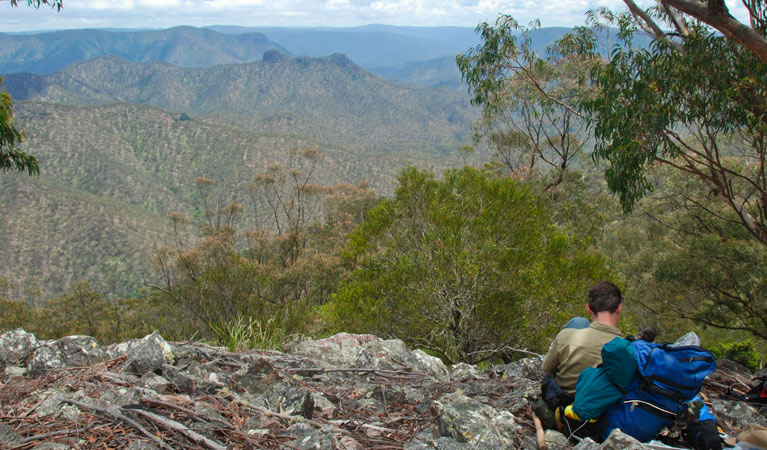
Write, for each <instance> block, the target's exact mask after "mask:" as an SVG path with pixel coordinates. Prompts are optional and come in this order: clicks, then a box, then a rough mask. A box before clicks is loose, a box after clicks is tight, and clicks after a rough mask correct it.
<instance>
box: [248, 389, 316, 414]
mask: <svg viewBox="0 0 767 450" xmlns="http://www.w3.org/2000/svg"><path fill="white" fill-rule="evenodd" d="M258 403H261V405H262V406H263V407H264V408H266V409H268V410H271V411H276V412H280V413H284V414H288V415H291V416H303V417H305V418H307V419H311V418H312V414H313V413H314V399H312V395H311V393H310V392H309V391H305V390H302V389H299V388H297V387H295V386H291V385H289V384H283V383H278V384H275V385H272V386H271V387H270V388H269V389H267V390H266V391H265V392H264V393H263V395H261V397H260V402H258Z"/></svg>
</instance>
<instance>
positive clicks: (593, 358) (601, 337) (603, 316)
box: [542, 281, 623, 406]
mask: <svg viewBox="0 0 767 450" xmlns="http://www.w3.org/2000/svg"><path fill="white" fill-rule="evenodd" d="M588 299H589V301H588V304H587V305H586V310H587V311H588V313H589V314H590V315H591V319H592V322H591V324H590V325H589V326H588V327H587V328H581V329H579V328H565V329H564V330H562V331H560V332H559V334H558V335H557V337H556V338H554V342H552V343H551V348H550V349H549V353H548V355H546V359H545V360H544V361H543V366H542V370H543V373H544V374H550V376H553V378H554V380H555V381H556V383H557V384H558V385H559V388H560V389H561V390H562V391H563V393H564V394H565V395H566V396H569V397H570V399H572V396H574V395H575V385H576V383H577V382H578V375H580V373H581V372H582V371H583V369H585V368H587V367H596V366H597V365H599V363H601V362H602V355H601V351H602V346H603V345H604V344H606V343H607V342H609V341H611V340H612V339H613V338H615V337H616V336H622V334H621V332H620V330H618V328H617V326H618V320H619V319H620V315H621V310H622V309H623V303H622V296H621V290H620V288H618V286H616V285H614V284H613V283H610V282H609V281H601V282H599V283H597V284H595V285H594V286H593V287H592V288H591V289H589V292H588ZM568 403H569V402H568ZM565 404H567V403H565ZM552 406H553V405H552Z"/></svg>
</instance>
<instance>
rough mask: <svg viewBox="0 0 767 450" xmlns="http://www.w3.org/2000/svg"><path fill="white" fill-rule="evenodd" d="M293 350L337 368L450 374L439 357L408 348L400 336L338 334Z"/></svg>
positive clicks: (297, 346)
mask: <svg viewBox="0 0 767 450" xmlns="http://www.w3.org/2000/svg"><path fill="white" fill-rule="evenodd" d="M292 352H293V353H296V354H298V355H303V356H307V357H310V358H313V359H317V360H320V361H323V362H326V363H329V364H332V365H334V366H337V367H345V368H358V367H364V368H370V369H382V370H408V371H413V372H418V373H423V374H428V375H432V376H435V377H446V376H448V375H449V372H448V370H447V367H445V365H444V363H442V361H441V360H440V359H439V358H435V357H433V356H429V355H427V354H426V353H425V352H423V351H421V350H415V351H410V350H409V349H408V348H407V346H406V345H405V343H404V342H403V341H402V340H400V339H381V338H378V337H376V336H373V335H370V334H349V333H339V334H336V335H334V336H331V337H329V338H326V339H319V340H316V341H304V342H300V343H298V344H295V345H294V346H293V348H292Z"/></svg>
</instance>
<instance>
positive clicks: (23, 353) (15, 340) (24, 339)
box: [0, 328, 37, 367]
mask: <svg viewBox="0 0 767 450" xmlns="http://www.w3.org/2000/svg"><path fill="white" fill-rule="evenodd" d="M35 348H37V339H36V338H35V335H34V334H32V333H28V332H26V331H24V330H22V329H21V328H17V329H15V330H11V331H8V332H5V333H3V334H2V335H0V367H5V366H18V365H24V364H25V363H26V359H27V358H29V356H30V355H32V352H34V351H35Z"/></svg>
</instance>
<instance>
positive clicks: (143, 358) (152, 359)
mask: <svg viewBox="0 0 767 450" xmlns="http://www.w3.org/2000/svg"><path fill="white" fill-rule="evenodd" d="M127 354H128V360H127V361H125V363H124V364H123V366H122V370H123V371H125V372H131V373H134V374H136V375H143V374H145V373H147V372H154V371H156V370H159V369H160V368H162V366H163V364H172V363H173V349H172V348H171V346H170V344H168V343H167V342H166V341H165V339H163V338H162V336H160V333H158V332H157V331H155V332H153V333H152V334H150V335H148V336H145V337H144V338H142V339H139V340H138V341H136V342H135V343H133V344H132V345H130V346H129V348H128V350H127Z"/></svg>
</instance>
